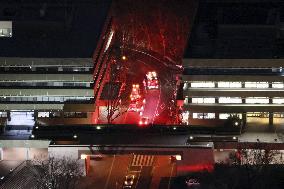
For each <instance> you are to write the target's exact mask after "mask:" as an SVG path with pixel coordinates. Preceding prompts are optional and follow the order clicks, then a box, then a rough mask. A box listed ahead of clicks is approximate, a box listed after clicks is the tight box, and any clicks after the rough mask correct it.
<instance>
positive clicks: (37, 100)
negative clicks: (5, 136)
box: [0, 0, 110, 126]
mask: <svg viewBox="0 0 284 189" xmlns="http://www.w3.org/2000/svg"><path fill="white" fill-rule="evenodd" d="M109 5H110V1H101V2H96V3H94V2H93V1H91V0H86V1H83V2H80V3H78V2H77V1H69V2H68V3H66V2H65V3H64V2H47V1H44V0H43V1H37V2H25V3H22V2H13V3H12V2H1V3H0V49H1V50H0V120H1V121H0V123H1V124H2V125H3V124H8V125H24V126H33V125H34V124H35V123H36V122H37V123H39V124H92V123H93V112H94V111H95V108H94V78H93V72H94V60H93V58H92V57H93V53H94V50H95V48H96V44H97V43H98V40H99V36H100V33H101V30H102V28H103V24H104V21H105V18H106V16H107V12H108V8H109ZM86 10H88V11H86ZM86 23H88V24H86ZM1 124H0V125H1Z"/></svg>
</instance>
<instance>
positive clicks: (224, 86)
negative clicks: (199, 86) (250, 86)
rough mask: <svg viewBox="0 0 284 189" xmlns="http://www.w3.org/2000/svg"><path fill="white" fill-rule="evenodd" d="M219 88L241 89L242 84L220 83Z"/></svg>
mask: <svg viewBox="0 0 284 189" xmlns="http://www.w3.org/2000/svg"><path fill="white" fill-rule="evenodd" d="M218 87H219V88H241V87H242V83H241V82H218Z"/></svg>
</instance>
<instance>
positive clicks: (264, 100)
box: [246, 97, 269, 104]
mask: <svg viewBox="0 0 284 189" xmlns="http://www.w3.org/2000/svg"><path fill="white" fill-rule="evenodd" d="M246 103H247V104H268V103H269V98H266V97H263V98H261V97H259V98H254V97H249V98H246Z"/></svg>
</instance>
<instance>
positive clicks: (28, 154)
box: [26, 148, 30, 160]
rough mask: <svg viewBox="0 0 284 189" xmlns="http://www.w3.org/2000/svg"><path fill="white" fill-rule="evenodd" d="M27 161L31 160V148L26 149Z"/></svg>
mask: <svg viewBox="0 0 284 189" xmlns="http://www.w3.org/2000/svg"><path fill="white" fill-rule="evenodd" d="M26 150H27V151H26V160H30V148H26Z"/></svg>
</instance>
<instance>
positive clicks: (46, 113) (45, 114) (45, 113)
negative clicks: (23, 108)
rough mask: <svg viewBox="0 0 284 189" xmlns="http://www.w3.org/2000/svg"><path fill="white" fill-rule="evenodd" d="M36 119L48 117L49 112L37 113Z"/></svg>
mask: <svg viewBox="0 0 284 189" xmlns="http://www.w3.org/2000/svg"><path fill="white" fill-rule="evenodd" d="M37 117H49V112H38V115H37Z"/></svg>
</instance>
